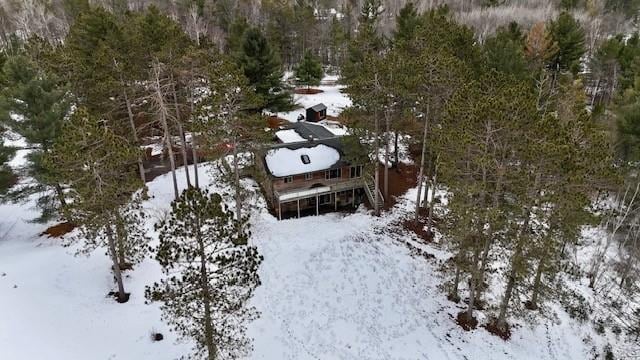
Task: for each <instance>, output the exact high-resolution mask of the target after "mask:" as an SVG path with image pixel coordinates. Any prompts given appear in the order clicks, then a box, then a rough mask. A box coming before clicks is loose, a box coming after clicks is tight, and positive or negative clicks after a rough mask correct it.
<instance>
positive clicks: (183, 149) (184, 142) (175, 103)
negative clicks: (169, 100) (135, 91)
mask: <svg viewBox="0 0 640 360" xmlns="http://www.w3.org/2000/svg"><path fill="white" fill-rule="evenodd" d="M170 80H171V92H172V94H173V107H174V108H175V111H176V124H177V126H178V135H179V136H180V141H181V142H182V146H181V147H180V153H182V165H183V166H184V170H185V171H184V173H185V176H186V178H187V187H191V178H190V176H189V158H188V157H187V138H186V136H185V135H184V131H183V128H182V118H181V117H180V108H179V104H178V93H177V91H176V84H175V81H174V80H173V74H171V77H170Z"/></svg>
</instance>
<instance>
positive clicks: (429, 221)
mask: <svg viewBox="0 0 640 360" xmlns="http://www.w3.org/2000/svg"><path fill="white" fill-rule="evenodd" d="M437 181H438V160H437V159H436V162H435V164H434V169H433V182H432V184H431V189H432V190H431V201H430V202H429V218H428V219H427V233H429V234H431V227H432V226H433V208H434V205H435V203H436V202H435V200H436V186H437Z"/></svg>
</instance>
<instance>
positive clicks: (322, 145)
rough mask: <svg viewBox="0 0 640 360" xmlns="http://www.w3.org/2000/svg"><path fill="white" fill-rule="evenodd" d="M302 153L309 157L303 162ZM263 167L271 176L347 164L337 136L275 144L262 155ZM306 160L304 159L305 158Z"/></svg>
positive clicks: (288, 174)
mask: <svg viewBox="0 0 640 360" xmlns="http://www.w3.org/2000/svg"><path fill="white" fill-rule="evenodd" d="M303 155H307V156H308V157H309V163H308V164H305V162H304V161H303V159H302V156H303ZM262 158H263V161H264V164H265V169H266V170H267V172H268V174H269V175H271V176H273V177H286V176H293V175H300V174H305V173H309V172H314V171H321V170H329V169H335V168H339V167H342V166H346V165H348V162H347V161H346V160H344V153H343V150H342V143H341V141H340V139H339V138H335V137H334V138H330V139H323V140H313V141H302V142H294V143H284V144H276V145H273V146H271V147H270V148H269V149H268V150H267V151H266V152H265V155H264V156H263V157H262ZM305 160H306V159H305Z"/></svg>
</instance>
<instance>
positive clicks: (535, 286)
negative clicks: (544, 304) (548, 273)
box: [529, 256, 544, 310]
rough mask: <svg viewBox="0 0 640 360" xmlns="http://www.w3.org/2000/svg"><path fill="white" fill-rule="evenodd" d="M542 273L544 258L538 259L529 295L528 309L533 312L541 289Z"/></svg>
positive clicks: (536, 306)
mask: <svg viewBox="0 0 640 360" xmlns="http://www.w3.org/2000/svg"><path fill="white" fill-rule="evenodd" d="M543 271H544V256H543V257H541V258H540V261H539V262H538V267H537V268H536V276H535V279H534V280H533V293H532V294H531V303H530V304H529V308H530V309H532V310H534V309H537V308H538V296H539V294H540V288H541V287H542V272H543Z"/></svg>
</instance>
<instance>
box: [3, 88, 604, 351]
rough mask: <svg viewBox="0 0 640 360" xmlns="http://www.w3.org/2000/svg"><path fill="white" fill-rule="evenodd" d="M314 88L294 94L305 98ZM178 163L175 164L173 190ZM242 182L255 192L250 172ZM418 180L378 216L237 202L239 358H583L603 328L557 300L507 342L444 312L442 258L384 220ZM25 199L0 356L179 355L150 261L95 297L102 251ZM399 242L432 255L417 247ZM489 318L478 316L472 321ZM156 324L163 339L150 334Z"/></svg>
mask: <svg viewBox="0 0 640 360" xmlns="http://www.w3.org/2000/svg"><path fill="white" fill-rule="evenodd" d="M332 89H333V90H331V91H329V92H327V93H324V94H333V95H331V96H335V98H336V102H335V103H333V105H332V103H328V102H330V101H329V100H326V99H324V98H322V96H321V97H320V98H322V100H320V101H317V102H324V103H325V104H326V105H327V106H328V107H329V110H330V114H331V111H338V110H337V109H340V107H338V106H335V104H337V103H340V102H341V104H342V105H344V106H346V105H348V99H346V98H345V97H344V95H342V94H340V95H339V96H338V95H337V94H338V93H339V91H338V90H337V89H338V88H335V87H332ZM320 95H321V94H320ZM316 96H318V95H309V96H300V97H299V99H300V98H302V99H303V100H302V101H303V102H306V104H308V105H313V104H315V103H316V100H313V99H314V97H316ZM331 96H330V97H331ZM316 99H318V98H316ZM345 99H346V100H345ZM295 116H297V114H295ZM294 119H295V118H294ZM12 141H13V143H12V144H15V145H18V146H23V145H24V144H23V143H21V142H20V139H13V140H12ZM27 152H28V150H22V151H20V152H19V153H18V154H17V156H16V158H15V159H14V161H13V162H12V166H14V167H20V166H21V165H22V164H24V161H25V155H26V153H27ZM220 169H221V167H218V166H211V165H202V166H201V172H200V179H201V183H202V184H206V186H208V187H209V188H210V189H212V190H214V191H215V190H221V189H223V188H224V185H223V184H222V183H221V182H220V181H219V177H220V174H219V173H218V171H220ZM184 171H185V169H184V168H180V169H179V170H178V179H179V181H180V187H181V188H184V187H185V183H184ZM243 185H244V186H246V187H247V188H253V189H254V190H255V184H253V182H251V181H248V180H244V181H243ZM148 187H149V194H150V195H151V196H152V197H151V199H149V200H148V201H146V202H145V203H144V208H145V211H146V212H147V213H148V214H149V215H150V217H149V223H148V224H147V228H148V232H149V234H150V235H151V237H152V238H153V239H154V240H153V241H157V234H156V233H155V232H154V230H153V223H154V222H155V221H157V220H158V219H160V218H162V217H163V216H164V214H166V212H167V211H168V209H169V204H170V201H171V200H172V198H173V189H172V186H171V176H170V175H169V174H166V175H163V176H160V177H158V178H156V179H155V180H154V181H152V182H150V183H149V184H148ZM416 191H417V190H416V189H411V190H409V192H408V193H407V194H406V195H405V196H403V197H402V199H400V201H399V202H398V204H397V205H396V207H395V208H394V209H393V210H392V211H390V212H387V213H384V214H383V216H382V217H374V216H372V215H371V214H369V213H368V212H367V211H366V209H364V208H360V209H358V211H356V212H355V213H353V214H328V215H323V216H314V217H306V218H302V219H290V220H284V221H277V220H276V219H275V218H274V217H273V216H272V215H270V214H269V213H268V212H267V211H266V209H265V205H264V201H263V200H262V198H261V197H260V196H259V195H256V196H254V197H253V198H252V199H251V200H250V201H247V204H250V205H252V206H253V210H252V220H251V223H252V233H253V236H252V238H251V239H250V242H251V243H252V244H254V245H255V246H257V247H258V249H259V251H260V253H261V254H262V255H263V256H264V262H263V263H262V265H261V267H260V276H261V279H262V285H261V286H260V287H259V288H258V289H257V290H256V293H255V295H254V297H253V298H252V300H251V304H252V305H254V306H255V307H256V308H257V309H258V310H259V311H260V313H261V317H260V318H259V319H257V320H256V321H254V322H252V323H251V324H249V327H248V333H249V335H250V336H251V337H252V338H253V339H254V351H253V352H252V354H251V356H250V357H249V358H250V359H269V360H270V359H273V360H285V359H296V360H297V359H323V360H325V359H327V360H331V359H336V360H337V359H344V360H351V359H385V360H386V359H480V360H482V359H487V360H497V359H532V360H533V359H541V360H557V359H563V360H564V359H566V360H568V359H591V358H593V353H592V352H591V350H592V348H594V347H595V348H596V349H598V350H600V349H602V347H603V346H604V344H605V342H604V341H605V339H604V338H603V337H601V336H599V335H597V334H595V332H594V331H593V329H592V327H591V325H589V324H581V323H579V322H577V321H576V320H573V319H571V318H569V317H568V315H567V314H566V312H564V311H563V310H562V309H560V308H559V307H558V306H557V304H555V303H552V304H551V305H550V306H551V308H552V309H553V310H555V313H556V316H550V317H549V318H538V319H535V320H534V321H529V323H531V324H533V325H529V324H525V322H524V321H523V320H512V323H514V326H513V334H512V338H511V339H510V340H509V341H507V342H505V341H503V340H501V339H500V338H498V337H495V336H493V335H490V334H489V333H488V332H487V331H486V330H484V329H482V328H478V329H477V330H474V331H471V332H466V331H463V330H462V329H461V328H460V327H459V326H458V325H456V323H455V322H454V320H453V317H454V316H455V315H456V313H457V312H458V311H460V305H457V304H454V303H451V302H449V301H447V300H446V297H445V294H444V293H443V290H442V289H441V288H440V285H441V284H442V281H443V279H442V278H441V275H440V267H441V265H442V262H443V261H444V260H446V259H447V258H448V257H449V256H450V255H449V254H448V253H447V251H446V249H444V248H440V247H438V245H437V244H434V245H429V244H424V243H421V242H420V241H419V240H418V239H417V238H415V237H414V236H413V235H409V234H407V233H405V232H403V231H402V230H400V228H399V227H397V226H395V225H394V224H396V223H397V222H398V221H399V220H400V219H402V218H404V217H405V216H408V214H409V213H410V212H411V210H412V209H413V208H414V201H415V198H416ZM440 195H441V194H440ZM33 206H34V201H31V202H29V203H26V204H2V205H0V360H4V359H7V360H33V359H47V360H58V359H60V360H63V359H64V360H69V359H97V360H101V359H110V360H147V359H148V360H170V359H177V358H179V357H180V356H183V355H185V354H187V353H188V352H189V349H190V347H191V344H190V343H189V342H188V341H187V342H186V343H185V342H178V341H177V339H176V337H175V335H173V334H172V333H171V332H170V331H169V328H168V327H167V325H166V324H165V323H164V322H163V321H162V320H161V313H160V310H159V306H158V304H145V299H144V289H145V286H147V285H151V284H152V283H153V282H155V281H157V280H158V279H159V278H160V276H161V271H160V267H159V265H158V264H157V263H156V262H155V260H153V259H152V258H151V257H148V258H147V259H145V260H144V261H143V262H142V263H141V264H139V265H138V266H136V268H135V269H134V270H133V271H130V272H127V274H126V278H125V286H126V288H127V291H129V292H131V299H130V301H129V302H128V303H126V304H118V303H116V302H115V301H113V300H112V298H110V297H108V296H107V293H108V292H109V291H111V290H114V283H113V279H112V276H111V273H110V262H109V260H108V259H107V257H106V255H105V249H99V250H97V251H95V252H94V253H92V254H91V255H90V256H89V257H86V256H74V253H75V251H76V248H75V247H74V246H71V247H63V246H61V244H62V240H60V239H48V238H43V237H41V236H40V235H39V233H41V232H42V231H43V230H44V229H45V228H46V227H47V225H42V224H34V223H31V222H29V220H30V219H33V218H35V217H36V216H37V215H38V214H37V212H36V211H35V210H34V209H33ZM231 206H233V204H231ZM407 244H411V246H413V247H418V248H420V249H422V250H423V251H427V252H429V253H431V254H434V255H435V258H429V259H427V258H425V257H422V256H419V255H416V254H415V252H414V251H412V250H411V248H410V247H408V246H407ZM586 291H588V290H585V292H586ZM487 315H488V314H487V313H486V312H478V314H477V316H478V317H479V318H480V320H481V322H482V321H483V320H485V319H486V316H487ZM156 331H157V332H160V333H162V334H163V335H164V337H165V339H164V340H163V341H160V342H153V341H151V338H150V336H151V333H152V332H156Z"/></svg>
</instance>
